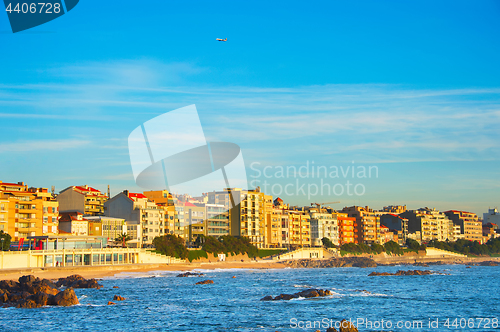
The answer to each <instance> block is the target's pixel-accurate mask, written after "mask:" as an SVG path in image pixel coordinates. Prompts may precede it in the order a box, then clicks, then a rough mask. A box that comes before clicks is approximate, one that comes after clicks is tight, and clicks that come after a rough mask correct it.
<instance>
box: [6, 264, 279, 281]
mask: <svg viewBox="0 0 500 332" xmlns="http://www.w3.org/2000/svg"><path fill="white" fill-rule="evenodd" d="M285 267H286V266H285V265H284V264H283V262H275V261H266V260H258V261H245V262H239V261H230V262H214V263H208V262H207V263H205V262H201V263H199V262H193V263H186V264H171V265H165V264H137V265H114V266H80V267H53V268H52V267H49V268H33V269H22V270H21V269H15V270H14V269H13V270H10V269H3V270H0V280H17V279H19V277H21V276H23V275H28V274H29V275H34V276H36V277H39V278H45V279H58V278H62V277H67V276H69V275H72V274H79V275H81V276H83V277H84V278H97V279H99V278H104V277H112V276H114V275H116V274H119V273H126V272H136V273H137V272H139V273H140V272H149V271H179V272H181V271H191V270H215V269H280V268H285Z"/></svg>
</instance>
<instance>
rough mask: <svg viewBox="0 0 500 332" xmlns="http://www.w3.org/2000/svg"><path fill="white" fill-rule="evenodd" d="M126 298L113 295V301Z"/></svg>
mask: <svg viewBox="0 0 500 332" xmlns="http://www.w3.org/2000/svg"><path fill="white" fill-rule="evenodd" d="M125 300H126V298H124V297H123V296H120V295H115V296H113V301H125Z"/></svg>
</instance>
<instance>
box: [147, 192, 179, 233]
mask: <svg viewBox="0 0 500 332" xmlns="http://www.w3.org/2000/svg"><path fill="white" fill-rule="evenodd" d="M143 194H144V196H146V197H147V198H148V199H149V200H150V201H151V202H154V203H155V204H156V205H157V206H158V208H161V209H163V210H164V211H165V220H164V226H165V228H166V230H165V234H174V233H175V229H176V218H175V217H176V211H175V205H174V199H173V197H172V194H170V193H169V192H168V191H167V190H151V191H145V192H143ZM178 223H179V222H178V221H177V224H178ZM177 226H178V228H179V230H180V225H177Z"/></svg>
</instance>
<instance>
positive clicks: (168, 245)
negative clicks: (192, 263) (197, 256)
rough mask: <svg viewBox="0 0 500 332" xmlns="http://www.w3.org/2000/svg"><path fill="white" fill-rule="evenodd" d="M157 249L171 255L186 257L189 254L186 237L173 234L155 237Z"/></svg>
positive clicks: (154, 241)
mask: <svg viewBox="0 0 500 332" xmlns="http://www.w3.org/2000/svg"><path fill="white" fill-rule="evenodd" d="M153 245H154V246H155V248H156V251H158V252H160V253H162V254H164V255H166V256H171V257H177V258H180V259H186V258H188V255H189V250H187V248H186V245H185V244H184V239H183V238H181V237H179V236H177V235H173V234H167V235H163V236H157V237H155V238H154V239H153Z"/></svg>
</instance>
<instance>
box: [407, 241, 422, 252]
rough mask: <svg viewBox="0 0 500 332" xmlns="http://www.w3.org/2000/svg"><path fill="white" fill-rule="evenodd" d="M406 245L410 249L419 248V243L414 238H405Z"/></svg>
mask: <svg viewBox="0 0 500 332" xmlns="http://www.w3.org/2000/svg"><path fill="white" fill-rule="evenodd" d="M406 245H407V246H408V248H410V249H411V250H419V249H420V243H418V241H416V240H414V239H406Z"/></svg>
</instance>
